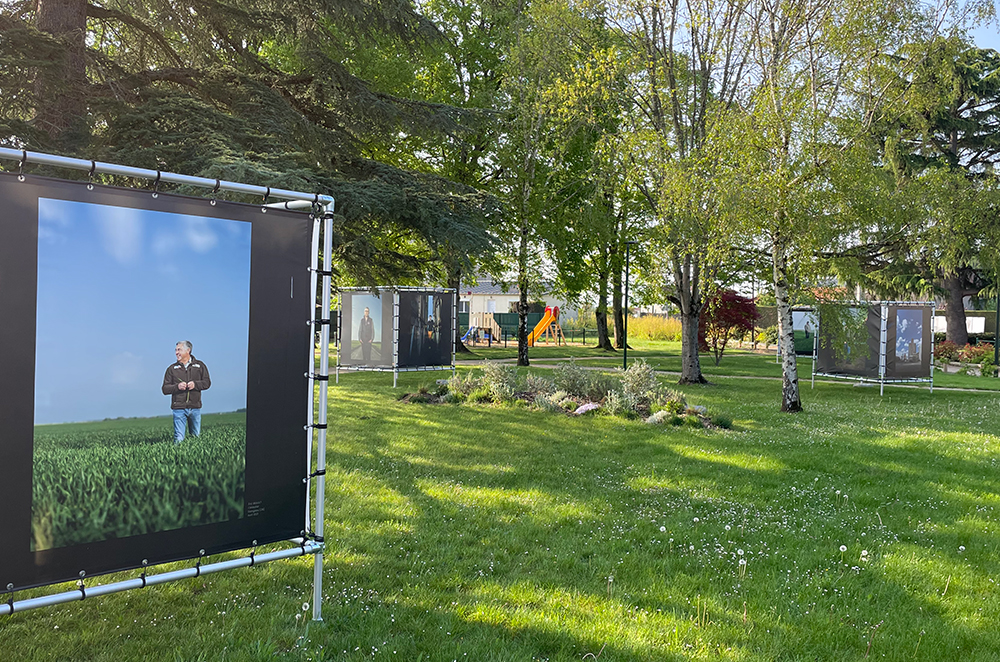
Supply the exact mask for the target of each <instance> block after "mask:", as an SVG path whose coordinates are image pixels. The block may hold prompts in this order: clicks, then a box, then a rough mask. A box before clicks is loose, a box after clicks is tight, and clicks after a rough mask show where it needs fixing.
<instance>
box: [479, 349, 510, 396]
mask: <svg viewBox="0 0 1000 662" xmlns="http://www.w3.org/2000/svg"><path fill="white" fill-rule="evenodd" d="M482 385H483V387H484V388H485V389H486V390H488V391H489V393H490V396H491V397H492V399H493V401H494V402H497V403H500V402H507V401H508V400H511V399H513V398H514V393H515V392H516V391H517V366H515V365H511V364H509V363H498V362H496V361H490V360H489V359H487V360H486V361H483V377H482Z"/></svg>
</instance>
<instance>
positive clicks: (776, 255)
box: [771, 232, 802, 412]
mask: <svg viewBox="0 0 1000 662" xmlns="http://www.w3.org/2000/svg"><path fill="white" fill-rule="evenodd" d="M786 251H787V248H786V246H785V243H784V242H783V240H782V239H781V237H780V235H779V234H778V233H777V232H776V233H775V234H774V235H773V236H772V242H771V264H772V267H773V269H774V298H775V301H776V302H777V307H778V348H779V350H780V351H781V411H785V412H797V411H802V400H801V398H800V397H799V369H798V364H797V363H796V362H795V359H796V357H795V332H794V330H793V329H792V306H791V299H790V298H789V294H788V256H787V253H786Z"/></svg>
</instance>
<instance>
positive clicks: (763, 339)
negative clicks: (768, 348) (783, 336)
mask: <svg viewBox="0 0 1000 662" xmlns="http://www.w3.org/2000/svg"><path fill="white" fill-rule="evenodd" d="M757 342H759V343H764V344H765V345H777V344H778V325H777V324H775V325H774V326H769V327H767V328H766V329H764V330H763V331H761V332H760V333H758V334H757Z"/></svg>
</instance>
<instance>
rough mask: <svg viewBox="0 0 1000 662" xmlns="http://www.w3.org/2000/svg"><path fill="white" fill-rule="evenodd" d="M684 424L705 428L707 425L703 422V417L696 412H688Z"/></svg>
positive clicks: (690, 426)
mask: <svg viewBox="0 0 1000 662" xmlns="http://www.w3.org/2000/svg"><path fill="white" fill-rule="evenodd" d="M684 425H686V426H687V427H689V428H704V427H705V424H704V423H702V422H701V418H699V417H698V416H697V415H695V414H688V415H687V416H685V417H684Z"/></svg>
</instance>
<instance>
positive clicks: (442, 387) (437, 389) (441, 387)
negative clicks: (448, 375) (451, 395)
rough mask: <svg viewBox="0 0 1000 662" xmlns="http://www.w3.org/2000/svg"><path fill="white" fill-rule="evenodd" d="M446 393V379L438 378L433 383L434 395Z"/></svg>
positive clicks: (439, 395)
mask: <svg viewBox="0 0 1000 662" xmlns="http://www.w3.org/2000/svg"><path fill="white" fill-rule="evenodd" d="M447 394H448V380H440V381H439V382H437V383H436V384H434V395H436V396H438V397H443V396H445V395H447Z"/></svg>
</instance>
